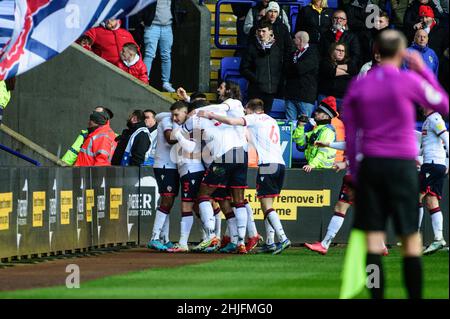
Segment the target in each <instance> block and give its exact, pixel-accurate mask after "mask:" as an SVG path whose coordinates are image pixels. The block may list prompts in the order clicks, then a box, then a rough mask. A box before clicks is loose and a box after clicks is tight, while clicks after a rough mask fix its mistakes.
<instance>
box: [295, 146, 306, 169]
mask: <svg viewBox="0 0 450 319" xmlns="http://www.w3.org/2000/svg"><path fill="white" fill-rule="evenodd" d="M304 162H305V153H304V152H300V151H299V150H298V149H297V144H295V142H292V164H299V163H304Z"/></svg>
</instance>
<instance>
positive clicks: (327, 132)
mask: <svg viewBox="0 0 450 319" xmlns="http://www.w3.org/2000/svg"><path fill="white" fill-rule="evenodd" d="M337 115H338V113H337V111H336V99H335V98H334V97H332V96H329V97H327V98H325V99H323V100H322V101H321V102H320V104H319V106H318V107H317V110H316V111H315V114H314V120H315V122H316V126H315V127H314V128H313V129H312V130H310V131H306V130H305V124H306V123H304V122H301V121H299V122H298V126H297V128H296V129H295V130H294V133H293V135H292V138H293V140H294V142H295V143H296V144H297V149H299V150H300V151H304V152H305V158H306V161H307V162H308V164H307V165H305V166H303V170H304V171H306V172H310V171H311V170H312V169H314V168H333V164H334V162H335V159H336V150H335V149H332V148H329V147H318V146H316V145H315V142H316V141H317V142H319V141H320V142H323V143H331V142H334V141H335V140H336V130H335V128H334V127H333V126H332V125H331V119H332V118H334V117H335V116H337Z"/></svg>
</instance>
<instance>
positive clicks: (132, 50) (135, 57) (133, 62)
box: [116, 42, 148, 84]
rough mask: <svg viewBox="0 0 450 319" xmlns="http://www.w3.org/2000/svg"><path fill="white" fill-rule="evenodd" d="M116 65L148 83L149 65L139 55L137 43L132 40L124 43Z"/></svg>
mask: <svg viewBox="0 0 450 319" xmlns="http://www.w3.org/2000/svg"><path fill="white" fill-rule="evenodd" d="M116 66H117V67H119V68H120V69H122V70H124V71H125V72H127V73H129V74H131V75H132V76H134V77H135V78H136V79H139V80H141V81H142V82H144V83H146V84H148V76H147V67H146V66H145V63H144V62H143V61H142V59H141V57H140V55H139V49H138V46H137V45H136V44H134V43H131V42H130V43H125V44H124V45H123V48H122V51H120V61H118V62H117V64H116Z"/></svg>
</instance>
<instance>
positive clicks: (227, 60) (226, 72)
mask: <svg viewBox="0 0 450 319" xmlns="http://www.w3.org/2000/svg"><path fill="white" fill-rule="evenodd" d="M240 64H241V58H239V57H224V58H222V61H221V62H220V78H221V79H222V80H226V79H227V78H228V77H230V76H233V77H235V76H240V75H241V74H240V72H239V66H240Z"/></svg>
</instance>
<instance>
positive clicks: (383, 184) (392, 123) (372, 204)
mask: <svg viewBox="0 0 450 319" xmlns="http://www.w3.org/2000/svg"><path fill="white" fill-rule="evenodd" d="M406 45H407V41H406V38H405V36H404V35H403V34H402V33H400V32H398V31H395V30H386V31H383V32H381V33H380V35H379V36H378V38H377V39H376V40H375V43H374V48H373V49H374V53H378V54H379V55H380V57H381V62H380V64H379V65H378V66H377V67H375V68H373V69H372V70H371V71H369V73H368V74H367V76H366V77H363V78H360V79H357V80H354V81H353V82H352V83H351V84H350V86H349V88H348V91H347V95H346V96H345V98H344V104H343V117H344V123H345V128H346V142H347V156H348V159H349V162H350V170H351V172H352V181H353V183H354V186H355V220H354V227H355V228H358V229H361V230H363V231H365V233H366V238H367V248H368V252H367V264H368V265H369V264H370V265H376V266H378V267H379V271H380V272H379V274H380V285H379V286H378V288H372V289H370V291H371V294H372V298H383V297H384V277H383V268H382V263H381V255H382V253H383V247H384V245H383V242H384V239H385V233H386V223H387V220H388V218H390V217H392V218H393V222H394V228H395V232H396V234H397V235H398V236H400V238H401V242H402V254H403V273H404V282H405V285H406V288H407V290H408V296H409V298H421V297H422V261H421V254H422V243H421V237H420V234H419V232H418V231H417V225H418V219H419V210H418V207H417V197H418V195H419V180H418V176H417V170H416V164H415V158H416V156H417V155H418V150H417V146H416V141H415V135H414V129H415V121H416V118H415V114H416V110H415V105H421V106H424V107H426V108H430V109H433V110H435V111H437V112H439V113H441V114H442V115H446V114H447V113H448V95H447V93H446V92H445V91H444V89H443V88H442V87H441V86H440V85H439V83H438V81H437V80H436V78H435V76H434V75H433V74H432V73H431V72H430V71H429V70H427V67H426V66H425V64H424V62H423V60H422V57H421V56H420V55H419V54H418V53H417V52H408V51H407V50H406ZM403 62H406V63H408V65H409V70H401V65H402V64H403Z"/></svg>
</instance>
